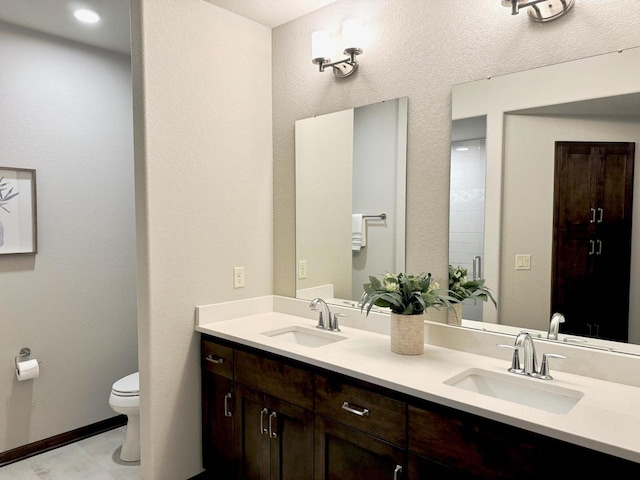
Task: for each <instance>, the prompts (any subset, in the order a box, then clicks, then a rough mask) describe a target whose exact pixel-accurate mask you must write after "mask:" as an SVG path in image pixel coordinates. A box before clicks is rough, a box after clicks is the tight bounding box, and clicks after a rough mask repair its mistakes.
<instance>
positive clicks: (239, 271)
mask: <svg viewBox="0 0 640 480" xmlns="http://www.w3.org/2000/svg"><path fill="white" fill-rule="evenodd" d="M242 287H244V267H234V268H233V288H242Z"/></svg>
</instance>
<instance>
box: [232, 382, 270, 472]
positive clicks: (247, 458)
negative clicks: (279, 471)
mask: <svg viewBox="0 0 640 480" xmlns="http://www.w3.org/2000/svg"><path fill="white" fill-rule="evenodd" d="M235 387H236V415H235V427H236V432H237V434H236V437H235V439H236V441H235V444H236V455H237V462H238V478H241V479H243V480H263V479H268V478H269V462H270V459H269V457H270V452H269V436H268V435H267V432H268V421H269V412H268V409H267V408H266V406H265V401H264V395H263V394H262V393H260V392H256V391H255V390H252V389H250V388H247V387H245V386H244V385H241V384H236V385H235Z"/></svg>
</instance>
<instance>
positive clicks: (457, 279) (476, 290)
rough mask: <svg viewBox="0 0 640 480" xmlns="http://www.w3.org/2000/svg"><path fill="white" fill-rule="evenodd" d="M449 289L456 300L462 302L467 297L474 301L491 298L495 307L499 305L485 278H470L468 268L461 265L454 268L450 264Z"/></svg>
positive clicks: (484, 300)
mask: <svg viewBox="0 0 640 480" xmlns="http://www.w3.org/2000/svg"><path fill="white" fill-rule="evenodd" d="M449 291H450V294H451V296H452V297H453V298H454V301H455V302H462V301H463V300H465V299H467V298H472V299H473V300H474V302H475V301H477V300H482V301H483V302H486V301H487V300H491V301H492V302H493V304H494V305H495V307H496V308H497V307H498V303H497V302H496V299H495V298H493V295H492V294H491V291H490V290H489V289H488V288H487V287H486V286H485V285H484V280H483V279H478V280H469V279H468V278H467V269H466V268H462V267H460V266H458V267H457V268H454V267H453V266H451V265H449Z"/></svg>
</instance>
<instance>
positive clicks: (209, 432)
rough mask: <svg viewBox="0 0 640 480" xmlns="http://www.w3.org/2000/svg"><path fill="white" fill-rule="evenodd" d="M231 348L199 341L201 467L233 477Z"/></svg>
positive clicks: (226, 476) (224, 476)
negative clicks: (200, 362) (200, 345)
mask: <svg viewBox="0 0 640 480" xmlns="http://www.w3.org/2000/svg"><path fill="white" fill-rule="evenodd" d="M233 398H234V385H233V349H231V348H230V347H226V346H223V345H219V344H217V343H214V342H204V341H203V342H202V456H203V467H204V468H205V469H207V470H208V471H214V470H215V471H217V472H219V473H220V475H222V476H223V478H232V475H233V472H234V471H235V451H234V419H233Z"/></svg>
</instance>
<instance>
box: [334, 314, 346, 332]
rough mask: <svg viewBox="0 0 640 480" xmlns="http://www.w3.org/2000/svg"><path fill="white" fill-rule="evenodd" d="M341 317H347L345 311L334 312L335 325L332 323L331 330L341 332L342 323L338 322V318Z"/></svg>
mask: <svg viewBox="0 0 640 480" xmlns="http://www.w3.org/2000/svg"><path fill="white" fill-rule="evenodd" d="M340 317H346V315H345V314H344V313H334V314H333V325H331V326H330V327H331V331H332V332H339V331H340V325H339V324H338V318H340Z"/></svg>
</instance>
